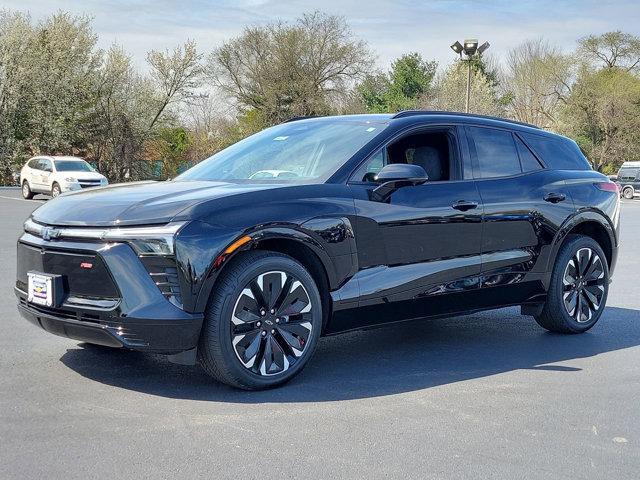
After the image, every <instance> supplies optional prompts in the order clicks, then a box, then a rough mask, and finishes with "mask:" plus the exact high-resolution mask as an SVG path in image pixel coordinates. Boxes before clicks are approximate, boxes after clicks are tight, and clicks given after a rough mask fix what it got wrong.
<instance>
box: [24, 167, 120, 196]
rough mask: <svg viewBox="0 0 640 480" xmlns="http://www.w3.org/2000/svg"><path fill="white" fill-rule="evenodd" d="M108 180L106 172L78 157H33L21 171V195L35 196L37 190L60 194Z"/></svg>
mask: <svg viewBox="0 0 640 480" xmlns="http://www.w3.org/2000/svg"><path fill="white" fill-rule="evenodd" d="M108 183H109V182H108V181H107V178H106V177H105V176H104V175H101V174H99V173H98V172H96V170H95V169H94V168H93V167H92V166H91V165H89V164H88V163H87V162H85V161H84V160H83V159H81V158H77V157H33V158H32V159H30V160H29V161H28V162H27V163H26V165H25V166H24V167H22V170H21V171H20V185H21V186H22V196H23V197H24V198H26V199H29V198H33V196H34V195H35V194H36V193H46V194H50V195H51V196H52V197H57V196H58V195H60V194H61V193H63V192H69V191H72V190H81V189H83V188H91V187H100V186H104V185H107V184H108Z"/></svg>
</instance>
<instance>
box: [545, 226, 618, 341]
mask: <svg viewBox="0 0 640 480" xmlns="http://www.w3.org/2000/svg"><path fill="white" fill-rule="evenodd" d="M578 260H579V261H578ZM576 267H579V270H577V269H576ZM608 293H609V266H608V265H607V258H606V256H605V254H604V252H603V251H602V248H601V247H600V245H599V244H598V243H597V242H596V241H595V240H594V239H592V238H591V237H587V236H584V235H569V236H568V237H567V239H566V240H565V242H564V244H563V245H562V247H561V248H560V251H559V252H558V257H557V259H556V264H555V266H554V268H553V273H552V276H551V283H550V285H549V291H548V292H547V300H546V302H545V304H544V307H543V309H542V313H541V314H540V315H538V316H536V317H535V319H536V321H537V322H538V324H539V325H540V326H541V327H543V328H546V329H547V330H549V331H551V332H558V333H583V332H586V331H587V330H589V329H590V328H591V327H593V326H594V325H595V324H596V322H597V321H598V320H599V319H600V316H601V315H602V312H603V311H604V308H605V305H606V302H607V295H608ZM572 307H573V308H572Z"/></svg>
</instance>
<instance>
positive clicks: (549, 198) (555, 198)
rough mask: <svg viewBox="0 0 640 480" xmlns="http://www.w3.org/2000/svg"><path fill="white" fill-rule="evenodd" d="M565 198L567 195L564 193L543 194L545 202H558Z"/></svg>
mask: <svg viewBox="0 0 640 480" xmlns="http://www.w3.org/2000/svg"><path fill="white" fill-rule="evenodd" d="M566 198H567V196H566V195H565V194H564V193H547V194H546V195H545V196H544V201H545V202H551V203H558V202H562V201H564V200H565V199H566Z"/></svg>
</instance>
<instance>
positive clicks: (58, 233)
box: [24, 219, 187, 256]
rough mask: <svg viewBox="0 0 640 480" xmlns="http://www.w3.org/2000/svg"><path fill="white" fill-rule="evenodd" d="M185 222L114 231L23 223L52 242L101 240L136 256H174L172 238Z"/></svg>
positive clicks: (110, 229) (28, 230) (32, 231)
mask: <svg viewBox="0 0 640 480" xmlns="http://www.w3.org/2000/svg"><path fill="white" fill-rule="evenodd" d="M186 223H187V222H173V223H169V224H167V225H159V226H157V227H115V228H92V227H88V228H77V227H69V228H67V227H60V228H58V227H48V226H45V225H40V224H39V223H36V222H34V221H33V220H31V219H28V220H27V221H26V222H25V223H24V230H25V232H28V233H32V234H34V235H37V236H39V237H42V238H45V239H47V240H49V239H54V238H56V239H57V238H76V239H85V240H101V241H107V242H125V243H128V244H129V245H131V246H132V247H133V249H134V250H135V251H136V253H138V255H142V254H144V255H163V256H166V255H173V252H174V248H173V247H174V242H175V235H176V233H178V230H180V229H181V228H182V227H183V226H184V225H185V224H186Z"/></svg>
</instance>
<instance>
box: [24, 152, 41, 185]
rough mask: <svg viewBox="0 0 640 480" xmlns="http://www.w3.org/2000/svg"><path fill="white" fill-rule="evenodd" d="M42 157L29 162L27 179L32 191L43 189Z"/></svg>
mask: <svg viewBox="0 0 640 480" xmlns="http://www.w3.org/2000/svg"><path fill="white" fill-rule="evenodd" d="M43 173H44V172H43V171H42V159H41V158H34V159H32V160H31V161H30V162H29V171H28V174H27V181H28V182H29V186H30V188H31V190H32V191H42V190H43V186H42V175H43Z"/></svg>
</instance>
